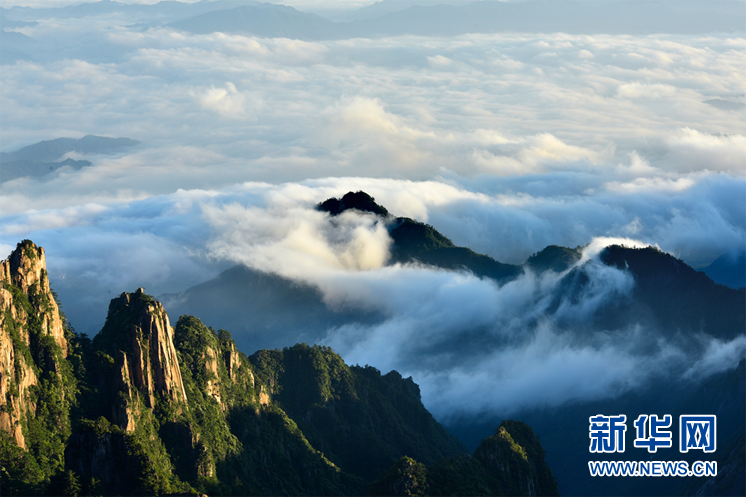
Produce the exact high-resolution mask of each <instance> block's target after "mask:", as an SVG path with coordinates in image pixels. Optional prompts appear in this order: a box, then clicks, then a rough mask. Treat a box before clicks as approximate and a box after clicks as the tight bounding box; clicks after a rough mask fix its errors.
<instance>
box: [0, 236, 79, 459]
mask: <svg viewBox="0 0 746 497" xmlns="http://www.w3.org/2000/svg"><path fill="white" fill-rule="evenodd" d="M67 348H68V347H67V339H66V336H65V325H64V319H63V317H62V315H61V313H60V310H59V307H58V306H57V302H55V299H54V295H53V294H52V291H51V290H50V288H49V279H48V278H47V269H46V257H45V254H44V249H43V248H41V247H37V246H36V245H34V244H33V243H32V242H30V241H28V240H25V241H23V242H21V243H19V244H18V246H17V247H16V249H15V250H14V251H13V252H12V253H11V254H10V256H9V257H8V258H7V259H6V260H3V261H0V430H2V431H5V432H6V433H9V434H11V435H12V437H13V439H14V440H15V442H16V443H17V444H18V446H19V447H22V448H26V436H27V434H25V433H24V432H25V431H27V430H28V428H27V427H26V428H25V429H24V426H25V425H26V424H27V423H26V420H27V418H28V417H33V416H34V414H35V411H36V403H35V402H34V401H33V399H32V396H31V394H30V391H31V387H32V386H34V385H37V384H38V383H39V375H40V374H41V373H43V372H44V370H50V371H53V372H55V373H59V370H60V366H61V365H60V363H61V361H62V360H64V358H65V357H66V356H67Z"/></svg>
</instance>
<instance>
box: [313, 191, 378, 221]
mask: <svg viewBox="0 0 746 497" xmlns="http://www.w3.org/2000/svg"><path fill="white" fill-rule="evenodd" d="M316 209H317V210H320V211H324V212H328V213H330V214H331V215H332V216H336V215H338V214H342V213H343V212H344V211H346V210H350V209H355V210H358V211H362V212H372V213H373V214H377V215H379V216H382V217H387V216H388V215H389V211H388V210H386V208H385V207H383V206H381V205H378V204H377V203H376V199H374V198H373V197H371V196H370V195H368V194H367V193H365V192H364V191H357V192H348V193H345V195H344V197H342V198H341V199H338V198H334V197H332V198H330V199H327V200H325V201H323V202H321V203H320V204H318V205H317V206H316Z"/></svg>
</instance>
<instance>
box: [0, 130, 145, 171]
mask: <svg viewBox="0 0 746 497" xmlns="http://www.w3.org/2000/svg"><path fill="white" fill-rule="evenodd" d="M139 143H140V142H139V141H137V140H133V139H131V138H110V137H107V136H96V135H86V136H84V137H83V138H78V139H76V138H56V139H54V140H45V141H41V142H38V143H34V144H32V145H27V146H25V147H23V148H21V149H19V150H16V151H14V152H0V183H2V182H4V181H10V180H13V179H16V178H23V177H29V176H30V177H37V178H38V177H42V176H44V175H46V174H49V173H51V172H54V171H56V170H57V169H59V168H62V167H66V166H67V167H69V168H71V169H81V168H83V167H88V166H90V165H91V161H88V160H75V159H71V158H67V159H64V160H60V159H62V157H63V156H64V155H65V154H68V153H70V152H77V153H80V154H111V153H115V152H119V151H122V150H125V149H128V148H131V147H134V146H135V145H137V144H139Z"/></svg>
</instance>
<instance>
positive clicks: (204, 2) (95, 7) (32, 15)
mask: <svg viewBox="0 0 746 497" xmlns="http://www.w3.org/2000/svg"><path fill="white" fill-rule="evenodd" d="M260 3H261V2H257V1H255V0H216V1H214V2H211V1H209V0H201V1H200V2H194V3H188V2H179V1H173V0H167V1H162V2H158V3H155V4H137V3H134V4H128V3H123V2H116V1H112V0H101V1H100V2H87V3H80V4H77V5H66V6H64V7H52V8H42V9H37V8H33V7H18V6H15V7H10V8H0V11H2V12H4V13H5V14H6V15H7V16H10V18H11V19H47V18H51V17H54V18H57V19H66V18H82V17H89V16H100V15H107V14H112V13H123V14H127V15H130V16H141V17H144V18H170V19H174V18H184V17H189V16H195V15H199V14H202V13H204V12H208V11H211V10H221V9H231V8H235V7H238V6H241V5H259V4H260Z"/></svg>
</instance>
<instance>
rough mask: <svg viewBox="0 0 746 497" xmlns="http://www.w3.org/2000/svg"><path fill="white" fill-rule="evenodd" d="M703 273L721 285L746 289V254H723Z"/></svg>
mask: <svg viewBox="0 0 746 497" xmlns="http://www.w3.org/2000/svg"><path fill="white" fill-rule="evenodd" d="M702 271H703V272H704V273H705V274H706V275H707V276H709V277H710V278H712V279H713V280H714V281H716V282H718V283H720V284H721V285H727V286H729V287H731V288H742V287H746V252H740V253H738V254H736V255H731V254H723V255H721V256H720V257H718V258H717V259H715V260H714V261H713V262H712V264H710V265H709V266H707V267H706V268H704V269H703V270H702Z"/></svg>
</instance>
